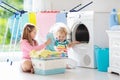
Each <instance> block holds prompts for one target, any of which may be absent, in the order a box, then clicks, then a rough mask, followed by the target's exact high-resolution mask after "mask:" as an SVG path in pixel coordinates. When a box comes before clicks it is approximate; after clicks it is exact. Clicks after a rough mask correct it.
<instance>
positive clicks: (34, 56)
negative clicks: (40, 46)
mask: <svg viewBox="0 0 120 80" xmlns="http://www.w3.org/2000/svg"><path fill="white" fill-rule="evenodd" d="M30 56H31V60H32V65H33V68H34V72H35V74H41V75H49V74H58V73H64V72H65V69H66V60H67V57H66V56H65V53H59V52H56V51H50V50H41V51H31V53H30Z"/></svg>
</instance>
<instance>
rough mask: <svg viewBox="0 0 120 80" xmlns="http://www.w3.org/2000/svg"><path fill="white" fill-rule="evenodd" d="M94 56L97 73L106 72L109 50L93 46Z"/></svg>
mask: <svg viewBox="0 0 120 80" xmlns="http://www.w3.org/2000/svg"><path fill="white" fill-rule="evenodd" d="M95 54H96V64H97V69H98V71H103V72H107V70H108V66H109V48H100V47H98V46H95Z"/></svg>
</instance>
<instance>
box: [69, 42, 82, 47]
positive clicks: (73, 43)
mask: <svg viewBox="0 0 120 80" xmlns="http://www.w3.org/2000/svg"><path fill="white" fill-rule="evenodd" d="M79 43H80V42H79V41H73V42H71V43H70V44H69V45H68V47H73V46H75V45H76V44H79Z"/></svg>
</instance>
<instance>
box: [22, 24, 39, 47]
mask: <svg viewBox="0 0 120 80" xmlns="http://www.w3.org/2000/svg"><path fill="white" fill-rule="evenodd" d="M34 29H36V28H35V26H34V25H33V24H30V23H27V24H26V25H25V27H24V30H23V36H22V39H26V40H28V42H29V43H30V44H31V45H32V46H33V42H34V44H35V45H37V42H36V40H34V39H32V37H31V32H32V31H33V30H34Z"/></svg>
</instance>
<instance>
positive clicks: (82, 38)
mask: <svg viewBox="0 0 120 80" xmlns="http://www.w3.org/2000/svg"><path fill="white" fill-rule="evenodd" d="M75 40H76V41H79V42H82V43H88V42H89V32H88V29H87V27H86V26H85V25H84V24H81V23H80V24H76V25H74V26H73V28H72V41H75Z"/></svg>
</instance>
